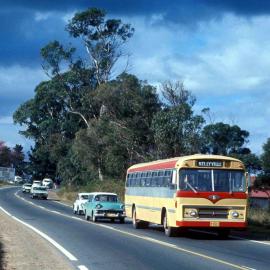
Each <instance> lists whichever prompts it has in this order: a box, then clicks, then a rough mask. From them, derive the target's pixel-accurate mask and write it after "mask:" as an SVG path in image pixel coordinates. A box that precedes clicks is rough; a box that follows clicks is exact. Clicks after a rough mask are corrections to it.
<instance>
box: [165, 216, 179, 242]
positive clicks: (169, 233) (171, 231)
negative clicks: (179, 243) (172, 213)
mask: <svg viewBox="0 0 270 270" xmlns="http://www.w3.org/2000/svg"><path fill="white" fill-rule="evenodd" d="M163 227H164V232H165V235H166V236H168V237H172V236H175V234H176V232H177V228H174V227H170V226H168V218H167V213H165V214H164V217H163Z"/></svg>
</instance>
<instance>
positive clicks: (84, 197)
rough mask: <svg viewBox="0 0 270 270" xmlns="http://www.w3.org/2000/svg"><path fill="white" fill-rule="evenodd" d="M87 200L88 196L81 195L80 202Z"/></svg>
mask: <svg viewBox="0 0 270 270" xmlns="http://www.w3.org/2000/svg"><path fill="white" fill-rule="evenodd" d="M88 198H89V195H81V199H82V200H88Z"/></svg>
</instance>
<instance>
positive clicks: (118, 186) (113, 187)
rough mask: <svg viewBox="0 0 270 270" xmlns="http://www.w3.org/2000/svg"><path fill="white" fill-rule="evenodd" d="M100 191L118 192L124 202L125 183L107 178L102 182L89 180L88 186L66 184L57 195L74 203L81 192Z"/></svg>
mask: <svg viewBox="0 0 270 270" xmlns="http://www.w3.org/2000/svg"><path fill="white" fill-rule="evenodd" d="M99 191H103V192H112V193H116V194H117V195H118V197H119V199H120V200H121V201H122V202H124V194H125V183H124V182H123V181H118V180H106V181H102V182H101V181H99V180H94V181H91V182H89V184H88V185H86V186H77V187H73V186H71V187H68V186H64V187H62V188H61V189H60V190H59V191H58V192H57V195H58V197H59V198H60V199H61V200H63V201H66V202H68V203H70V204H72V203H73V202H74V201H75V198H76V196H77V194H78V193H79V192H99Z"/></svg>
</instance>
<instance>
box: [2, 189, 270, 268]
mask: <svg viewBox="0 0 270 270" xmlns="http://www.w3.org/2000/svg"><path fill="white" fill-rule="evenodd" d="M0 207H1V210H2V211H3V209H4V210H5V211H6V212H7V213H9V214H10V215H12V216H13V217H15V218H16V219H17V220H18V222H21V223H22V225H21V226H30V227H31V229H33V230H35V231H36V232H37V233H39V234H40V235H41V236H43V237H45V238H46V239H48V241H50V242H51V244H52V248H58V249H59V250H60V251H61V252H62V253H63V254H64V255H63V256H65V257H66V258H67V260H69V261H70V263H71V264H72V265H73V266H74V269H81V270H87V269H89V270H105V269H106V270H123V269H129V270H132V269H136V270H137V269H140V270H144V269H155V270H158V269H162V270H166V269H169V270H174V269H175V270H176V269H177V270H180V269H181V270H185V269H192V270H196V269H199V270H202V269H207V270H210V269H249V270H252V269H256V270H263V269H265V270H269V269H270V242H260V241H251V240H244V239H235V238H229V239H226V240H221V239H218V237H217V236H216V235H211V234H205V233H201V232H194V231H192V232H187V233H185V234H184V235H182V236H179V237H175V238H168V237H166V236H165V235H164V232H163V231H162V228H161V227H160V226H150V228H148V229H141V230H135V229H133V228H132V224H131V223H130V222H126V223H125V224H119V223H117V222H116V223H110V222H109V221H108V222H106V221H105V222H98V223H92V222H89V221H85V220H84V217H83V216H75V215H73V213H72V209H71V208H70V207H69V206H65V205H62V204H60V203H58V202H55V201H50V200H33V199H31V198H30V196H29V195H28V194H23V193H21V191H20V190H19V189H18V188H8V189H2V190H0ZM44 235H45V236H44ZM53 245H54V246H53Z"/></svg>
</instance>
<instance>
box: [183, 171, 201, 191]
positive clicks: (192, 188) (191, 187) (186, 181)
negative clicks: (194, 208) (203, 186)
mask: <svg viewBox="0 0 270 270" xmlns="http://www.w3.org/2000/svg"><path fill="white" fill-rule="evenodd" d="M184 182H185V183H186V184H187V185H188V186H189V187H190V189H191V190H192V191H193V192H194V193H198V191H197V190H196V189H195V188H194V187H193V186H192V185H191V184H190V183H189V182H188V178H187V175H186V177H185V180H184Z"/></svg>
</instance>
